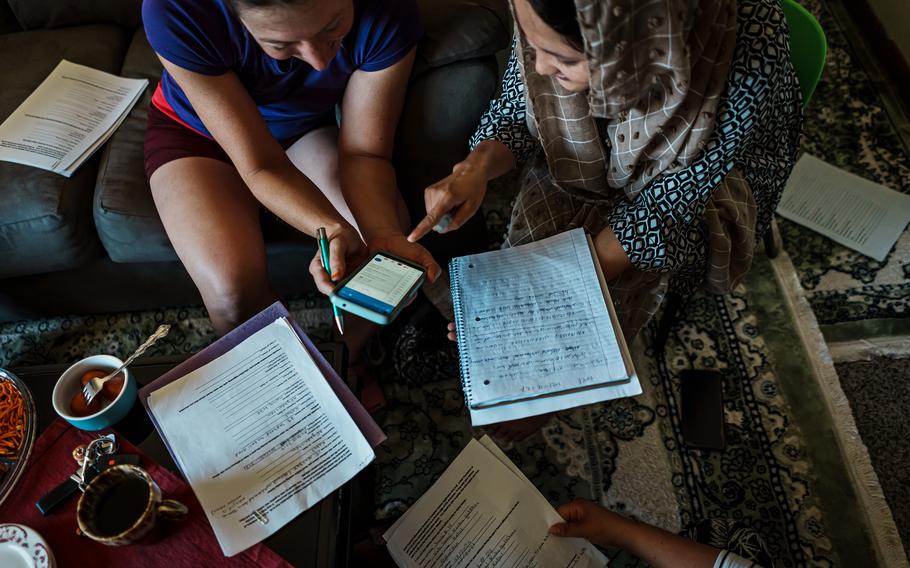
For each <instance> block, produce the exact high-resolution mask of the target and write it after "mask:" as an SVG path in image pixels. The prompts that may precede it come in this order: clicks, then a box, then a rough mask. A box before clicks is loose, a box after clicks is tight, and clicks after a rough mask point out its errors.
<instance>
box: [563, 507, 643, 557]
mask: <svg viewBox="0 0 910 568" xmlns="http://www.w3.org/2000/svg"><path fill="white" fill-rule="evenodd" d="M556 512H557V513H559V515H560V516H561V517H562V518H563V519H565V520H566V522H564V523H556V524H555V525H553V526H552V527H550V534H552V535H556V536H563V537H579V538H585V539H588V540H589V541H591V542H592V543H594V544H597V545H600V546H608V547H611V548H623V541H624V538H623V535H624V534H625V532H627V531H628V530H629V529H630V525H631V524H633V523H634V521H630V520H629V519H626V518H625V517H623V516H621V515H617V514H616V513H614V512H612V511H610V510H609V509H606V508H604V507H601V506H600V505H598V504H596V503H594V502H593V501H588V500H586V499H576V500H574V501H572V502H570V503H566V504H564V505H560V506H559V507H557V508H556ZM624 531H625V532H624Z"/></svg>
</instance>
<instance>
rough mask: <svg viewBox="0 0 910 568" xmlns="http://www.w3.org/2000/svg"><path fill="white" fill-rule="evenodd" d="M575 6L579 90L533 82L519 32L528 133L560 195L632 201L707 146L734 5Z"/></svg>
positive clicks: (611, 1) (676, 1)
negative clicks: (615, 194) (620, 195)
mask: <svg viewBox="0 0 910 568" xmlns="http://www.w3.org/2000/svg"><path fill="white" fill-rule="evenodd" d="M511 1H514V0H511ZM575 6H576V9H577V12H578V22H579V25H580V27H581V34H582V38H583V40H584V48H585V56H586V58H587V61H588V68H589V71H590V77H591V78H590V89H589V90H588V91H586V92H583V93H572V92H569V91H567V90H566V89H563V88H562V87H561V86H560V85H559V83H558V82H557V81H556V80H555V79H554V78H552V77H549V76H544V75H539V74H537V73H536V72H535V70H534V52H533V50H531V49H529V47H528V45H527V41H526V40H525V38H524V37H523V34H522V33H521V31H520V30H518V32H517V33H518V38H519V48H520V56H519V59H518V60H519V63H520V64H521V67H522V73H523V76H524V82H525V87H526V96H527V110H528V123H529V127H530V128H531V130H532V132H534V133H535V134H536V135H537V137H538V138H539V139H540V141H541V145H542V146H543V150H544V153H545V156H546V160H547V165H548V166H549V170H550V174H551V176H552V178H553V180H554V182H556V183H557V184H558V185H559V186H560V187H562V188H563V189H564V190H568V191H570V192H571V193H573V194H574V195H575V196H577V197H580V198H582V199H584V198H586V197H587V198H590V199H595V200H596V199H600V200H602V199H604V198H605V194H607V193H612V192H609V188H614V189H622V190H623V191H624V192H625V194H626V195H627V196H628V197H629V198H630V199H631V198H634V197H635V196H636V195H637V194H638V192H639V191H641V189H642V188H643V187H645V186H646V185H647V184H648V183H649V182H650V181H651V180H652V179H654V178H655V177H656V176H659V175H660V174H661V173H663V172H664V171H668V170H669V171H675V170H678V169H681V168H684V167H686V166H687V165H688V164H689V163H691V162H692V161H693V160H694V159H695V158H696V157H697V156H698V154H699V153H700V151H701V150H702V148H704V144H705V141H706V139H707V137H708V136H709V135H710V134H711V132H712V131H713V129H714V122H715V112H716V110H717V105H718V102H719V101H720V98H721V94H722V93H723V91H724V87H725V84H726V79H727V74H728V72H729V70H730V65H731V62H732V58H733V50H734V47H735V43H736V3H735V0H641V1H634V2H633V1H631V0H575ZM513 13H514V7H513ZM516 28H517V26H516ZM604 137H605V138H606V142H604V141H603V138H604ZM605 145H606V149H605V148H604V146H605Z"/></svg>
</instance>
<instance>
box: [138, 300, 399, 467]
mask: <svg viewBox="0 0 910 568" xmlns="http://www.w3.org/2000/svg"><path fill="white" fill-rule="evenodd" d="M279 318H288V321H289V322H290V324H291V327H293V328H294V331H296V332H297V335H298V336H299V337H300V340H301V341H302V342H303V345H304V347H306V350H307V351H309V353H310V355H311V356H312V357H313V361H315V362H316V366H317V367H318V368H319V370H320V371H321V372H322V374H323V376H325V378H326V381H328V383H329V386H331V387H332V390H333V391H335V396H337V397H338V399H339V400H340V401H341V404H342V405H343V406H344V407H345V409H347V411H348V413H349V414H350V415H351V418H352V419H353V420H354V423H355V424H357V427H358V428H360V432H361V433H362V434H363V436H364V437H365V438H366V439H367V442H369V443H370V446H372V447H374V448H375V447H376V446H378V445H379V444H381V443H382V442H383V440H385V434H384V433H383V432H382V430H381V429H380V428H379V425H377V424H376V422H375V421H374V420H373V418H372V417H371V416H370V413H369V412H367V411H366V409H365V408H364V407H363V405H362V404H360V400H358V399H357V397H356V396H354V393H352V392H351V389H349V388H348V386H347V385H346V384H345V382H344V381H343V380H342V379H341V377H339V376H338V373H337V372H336V371H335V369H334V368H333V367H332V366H331V365H330V364H329V362H328V361H326V360H325V357H323V356H322V353H320V352H319V350H318V349H316V346H315V345H314V344H313V341H312V340H311V339H310V338H309V337H308V336H307V334H306V333H304V331H303V330H302V329H300V326H299V325H297V322H295V321H294V320H293V319H291V314H290V313H289V312H288V310H287V308H285V307H284V305H283V304H282V303H281V302H275V303H274V304H272V305H271V306H269V307H267V308H266V309H264V310H262V311H261V312H259V313H258V314H256V315H255V316H253V317H252V318H250V319H248V320H247V321H245V322H243V323H242V324H241V325H240V326H239V327H237V328H235V329H233V330H231V332H230V333H228V334H227V335H225V336H224V337H222V338H221V339H219V340H218V341H216V342H215V343H212V344H211V345H209V346H208V347H206V348H205V349H203V350H202V351H200V352H199V353H196V354H195V355H193V356H192V357H190V358H189V359H187V360H186V361H184V362H183V363H181V364H179V365H177V366H176V367H174V368H173V369H171V370H170V371H168V372H167V373H165V374H163V375H162V376H160V377H159V378H157V379H155V380H154V381H153V382H151V383H149V384H147V385H146V386H144V387H142V388H141V389H139V400H141V401H142V406H144V407H145V412H146V413H147V414H148V415H149V418H151V419H152V424H154V425H155V429H156V430H158V435H159V436H160V437H161V441H162V442H164V445H165V447H167V451H168V452H170V453H171V457H173V458H174V462H175V463H177V464H178V467H179V463H180V462H179V461H178V460H177V459H176V457H175V456H174V452H173V450H171V445H170V444H169V443H168V441H167V438H166V437H165V436H164V433H163V432H162V431H161V428H160V427H159V426H158V420H157V419H156V418H155V415H154V414H152V412H151V411H150V410H149V404H148V398H149V395H151V394H152V392H153V391H156V390H158V389H160V388H161V387H163V386H164V385H167V384H170V383H172V382H174V381H176V380H179V379H180V378H182V377H184V376H186V375H187V374H189V373H191V372H193V371H195V370H196V369H198V368H199V367H202V366H203V365H205V364H207V363H210V362H212V361H214V360H215V359H217V358H218V357H220V356H221V355H224V354H225V353H227V352H228V351H230V350H231V349H233V348H234V347H235V346H236V345H237V344H239V343H241V342H242V341H243V340H244V339H246V338H247V337H249V336H251V335H253V334H254V333H256V332H257V331H259V330H260V329H262V328H264V327H265V326H267V325H269V324H271V323H272V322H274V321H275V320H277V319H279Z"/></svg>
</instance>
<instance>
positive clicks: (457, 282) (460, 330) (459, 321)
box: [449, 257, 473, 407]
mask: <svg viewBox="0 0 910 568" xmlns="http://www.w3.org/2000/svg"><path fill="white" fill-rule="evenodd" d="M464 258H465V257H458V258H453V259H452V260H451V261H450V262H449V274H450V275H451V276H450V284H451V286H450V288H451V289H452V310H453V311H454V312H455V335H456V338H455V339H456V345H458V369H459V374H460V375H461V389H462V390H463V391H464V400H465V404H466V405H468V406H469V407H470V404H471V398H473V387H472V386H471V370H470V368H469V367H468V359H467V349H466V348H467V343H466V338H467V325H466V323H465V319H464V306H463V305H462V301H463V300H462V297H461V270H460V268H459V267H460V266H461V262H460V261H461V260H463V259H464Z"/></svg>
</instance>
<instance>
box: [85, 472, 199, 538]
mask: <svg viewBox="0 0 910 568" xmlns="http://www.w3.org/2000/svg"><path fill="white" fill-rule="evenodd" d="M188 512H189V510H188V509H187V508H186V505H184V504H183V503H180V502H179V501H174V500H173V499H164V498H163V497H162V496H161V488H160V487H158V484H157V483H155V480H153V479H152V477H151V476H150V475H149V474H148V472H146V471H145V470H144V469H142V468H141V467H137V466H134V465H117V466H114V467H112V468H110V469H106V470H105V471H103V472H101V473H100V474H98V475H97V476H96V477H95V478H94V479H93V480H92V481H91V482H90V483H89V484H88V487H86V488H85V493H83V494H82V497H80V498H79V505H78V506H77V507H76V520H77V521H78V523H79V530H81V531H82V534H84V535H85V536H87V537H89V538H91V539H92V540H97V541H98V542H101V543H103V544H107V545H109V546H123V545H126V544H133V543H136V542H139V541H140V540H143V539H144V538H145V537H146V536H147V535H149V533H150V532H151V530H152V529H153V528H154V527H155V525H156V523H157V522H158V520H159V519H166V520H180V519H183V518H185V517H186V515H187V513H188Z"/></svg>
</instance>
